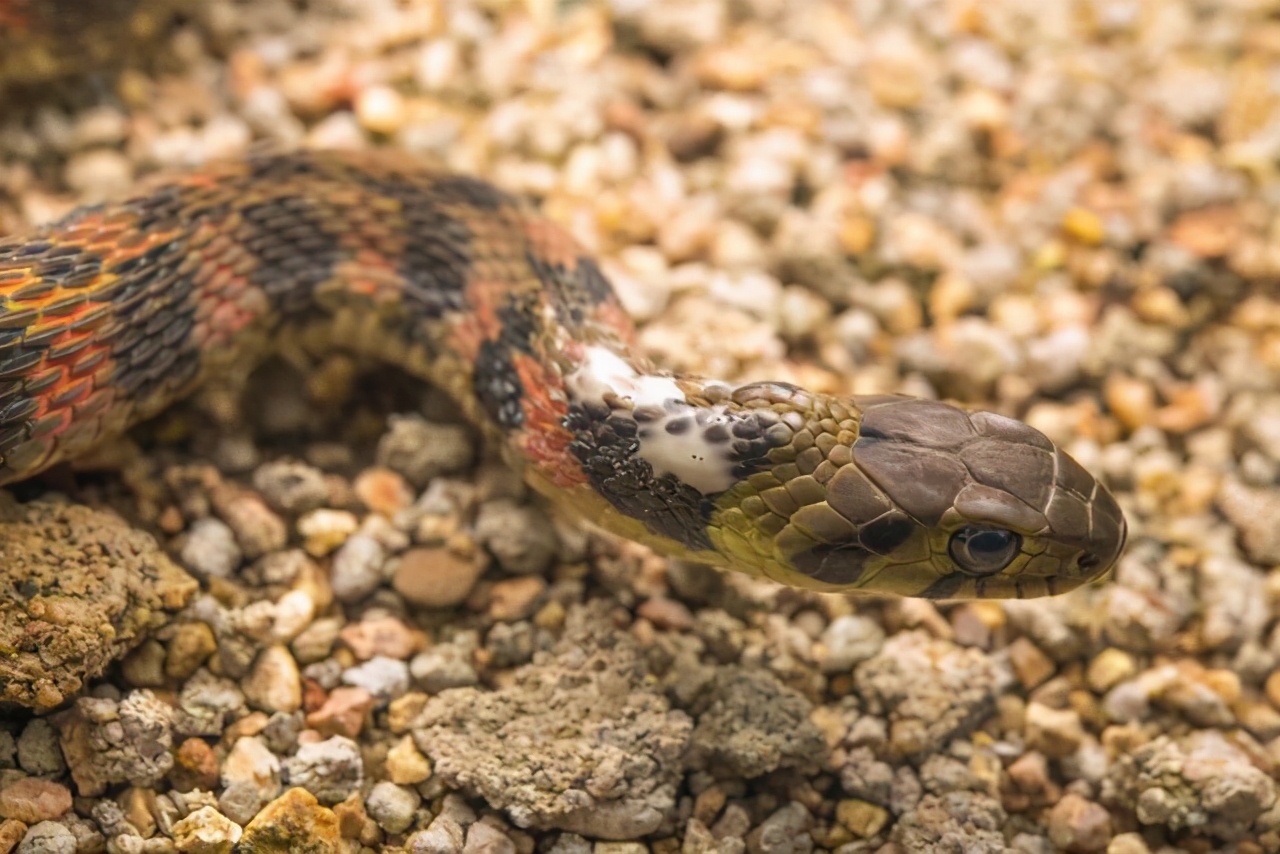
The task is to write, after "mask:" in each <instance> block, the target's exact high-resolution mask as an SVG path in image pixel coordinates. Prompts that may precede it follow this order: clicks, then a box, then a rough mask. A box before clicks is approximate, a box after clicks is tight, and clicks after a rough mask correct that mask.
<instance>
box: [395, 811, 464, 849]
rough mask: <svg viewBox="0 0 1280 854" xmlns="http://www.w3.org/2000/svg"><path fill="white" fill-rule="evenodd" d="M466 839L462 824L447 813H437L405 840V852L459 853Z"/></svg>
mask: <svg viewBox="0 0 1280 854" xmlns="http://www.w3.org/2000/svg"><path fill="white" fill-rule="evenodd" d="M465 840H466V832H465V831H464V830H463V829H462V825H460V824H458V822H456V821H454V820H453V819H452V818H450V817H449V816H447V815H438V816H436V817H435V818H434V819H432V821H431V824H429V825H427V829H426V830H420V831H418V832H417V833H415V834H413V835H412V836H410V837H409V838H408V839H407V840H405V845H404V850H405V852H406V854H460V852H461V851H462V846H463V844H464V842H465Z"/></svg>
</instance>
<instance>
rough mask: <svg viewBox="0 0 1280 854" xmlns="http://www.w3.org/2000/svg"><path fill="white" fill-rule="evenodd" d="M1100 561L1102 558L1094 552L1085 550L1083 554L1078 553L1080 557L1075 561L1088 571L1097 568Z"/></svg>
mask: <svg viewBox="0 0 1280 854" xmlns="http://www.w3.org/2000/svg"><path fill="white" fill-rule="evenodd" d="M1101 562H1102V559H1101V558H1100V557H1098V556H1097V555H1096V554H1092V553H1090V552H1085V553H1084V554H1082V555H1080V559H1079V560H1077V561H1076V566H1078V567H1080V568H1081V569H1083V570H1084V571H1086V572H1088V571H1089V570H1091V569H1097V568H1098V564H1099V563H1101Z"/></svg>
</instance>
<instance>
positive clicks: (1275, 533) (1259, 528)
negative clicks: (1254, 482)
mask: <svg viewBox="0 0 1280 854" xmlns="http://www.w3.org/2000/svg"><path fill="white" fill-rule="evenodd" d="M1218 509H1220V510H1221V511H1222V513H1223V515H1225V516H1226V517H1227V519H1228V520H1229V521H1230V522H1231V524H1232V525H1234V526H1235V527H1236V530H1237V531H1238V532H1239V533H1240V542H1241V544H1242V545H1243V546H1244V550H1245V553H1246V554H1247V555H1248V556H1249V559H1250V560H1251V561H1253V562H1254V563H1256V564H1260V565H1263V566H1271V565H1274V564H1277V563H1280V495H1277V494H1276V491H1275V490H1274V489H1270V488H1268V489H1255V488H1253V487H1249V486H1246V485H1244V484H1243V483H1241V482H1239V481H1237V480H1234V479H1228V480H1226V481H1225V482H1224V483H1223V484H1222V487H1221V489H1220V490H1219V491H1218Z"/></svg>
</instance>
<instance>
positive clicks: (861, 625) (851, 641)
mask: <svg viewBox="0 0 1280 854" xmlns="http://www.w3.org/2000/svg"><path fill="white" fill-rule="evenodd" d="M820 640H821V642H822V645H823V647H824V649H825V654H824V656H823V658H822V672H823V673H847V672H848V671H849V670H850V669H851V668H852V667H853V666H854V665H855V664H857V663H858V662H860V661H866V660H867V659H868V658H870V657H871V656H873V655H875V654H876V653H877V652H879V651H880V647H881V646H882V645H883V644H884V629H882V628H881V627H880V624H879V623H877V622H876V621H875V620H873V619H871V618H870V617H861V616H858V615H856V614H846V615H844V616H841V617H836V618H835V619H834V620H832V621H831V624H830V625H829V626H827V628H826V629H825V630H823V632H822V637H821V638H820Z"/></svg>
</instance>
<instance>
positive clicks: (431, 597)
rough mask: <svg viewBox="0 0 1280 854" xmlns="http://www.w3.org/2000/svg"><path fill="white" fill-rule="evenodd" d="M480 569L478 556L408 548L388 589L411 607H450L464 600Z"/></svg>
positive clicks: (480, 573)
mask: <svg viewBox="0 0 1280 854" xmlns="http://www.w3.org/2000/svg"><path fill="white" fill-rule="evenodd" d="M484 568H485V562H484V560H483V558H482V557H481V556H480V555H479V554H476V555H471V556H464V555H460V554H458V553H457V552H456V551H454V550H453V549H448V548H443V547H435V548H416V549H409V550H408V551H407V552H405V553H404V554H403V555H402V556H401V557H400V564H399V566H397V567H396V571H395V575H394V576H392V579H391V586H392V587H394V588H395V589H396V592H397V593H399V594H400V595H401V596H403V597H404V598H405V599H406V600H408V601H409V602H411V603H413V604H414V605H419V606H421V607H423V608H451V607H453V606H454V605H457V604H459V603H460V602H462V601H463V600H465V599H466V598H467V596H468V594H470V593H471V589H472V588H473V587H475V585H476V582H477V581H478V580H479V579H480V576H481V575H482V574H483V573H484Z"/></svg>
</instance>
